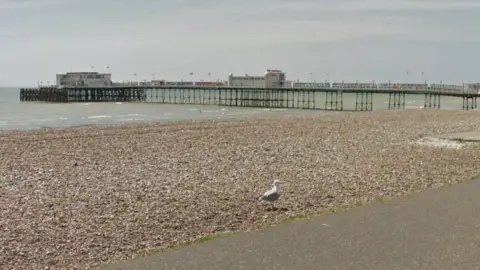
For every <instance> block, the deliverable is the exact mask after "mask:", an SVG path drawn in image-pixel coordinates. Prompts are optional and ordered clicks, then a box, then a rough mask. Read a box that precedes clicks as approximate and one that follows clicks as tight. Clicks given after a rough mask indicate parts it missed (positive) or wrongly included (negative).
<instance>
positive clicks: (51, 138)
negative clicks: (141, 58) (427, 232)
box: [0, 110, 480, 270]
mask: <svg viewBox="0 0 480 270" xmlns="http://www.w3.org/2000/svg"><path fill="white" fill-rule="evenodd" d="M479 119H480V112H479V111H450V110H449V111H446V110H444V111H441V110H405V111H384V110H379V111H373V112H352V113H348V112H345V113H325V114H321V115H315V116H309V115H300V116H298V115H297V116H285V115H282V116H275V117H268V118H267V117H255V118H250V119H230V120H221V121H213V120H208V121H207V120H205V121H203V120H202V121H182V122H172V123H166V124H165V123H164V124H128V125H117V126H84V127H72V128H58V129H44V130H36V131H8V132H4V133H0V153H1V154H0V269H11V270H13V269H22V270H23V269H90V268H94V267H98V266H101V265H103V264H105V263H108V262H112V261H117V260H123V259H129V258H132V257H135V256H137V255H138V254H139V253H144V252H148V251H151V250H156V249H159V248H165V247H171V246H175V245H179V244H181V243H184V242H187V241H194V240H195V239H199V238H201V237H203V236H206V235H211V234H216V233H223V232H232V231H247V230H254V229H257V228H259V227H264V226H270V225H273V224H277V223H279V222H282V220H285V219H287V218H290V217H296V216H304V215H309V214H315V213H319V212H322V211H325V210H328V209H332V208H335V207H339V206H344V205H355V204H359V203H367V202H371V201H375V200H378V199H382V198H391V197H396V196H401V195H405V194H409V193H412V192H420V191H424V190H426V189H432V188H437V187H441V186H444V185H450V184H455V183H458V182H462V181H467V180H470V179H472V178H473V177H475V176H477V175H478V174H479V173H480V166H478V164H479V161H480V147H464V148H449V147H434V146H432V145H426V144H417V143H415V142H416V141H418V140H420V139H422V138H424V137H429V136H435V135H437V134H443V133H453V132H469V131H480V121H479ZM275 179H279V180H280V181H281V187H282V192H283V193H282V197H281V198H280V199H279V201H277V202H276V203H275V206H276V207H277V209H275V210H270V209H269V206H268V205H266V204H259V203H258V202H257V200H256V199H257V198H258V197H259V196H260V195H261V194H263V192H265V191H266V190H267V189H269V188H270V186H271V183H272V181H273V180H275Z"/></svg>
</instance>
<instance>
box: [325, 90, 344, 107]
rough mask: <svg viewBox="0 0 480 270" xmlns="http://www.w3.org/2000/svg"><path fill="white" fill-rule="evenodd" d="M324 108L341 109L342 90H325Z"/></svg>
mask: <svg viewBox="0 0 480 270" xmlns="http://www.w3.org/2000/svg"><path fill="white" fill-rule="evenodd" d="M325 95H326V96H325V110H329V111H343V92H342V91H329V92H325Z"/></svg>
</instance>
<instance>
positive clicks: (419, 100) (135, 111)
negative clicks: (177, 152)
mask: <svg viewBox="0 0 480 270" xmlns="http://www.w3.org/2000/svg"><path fill="white" fill-rule="evenodd" d="M320 99H321V100H316V102H317V104H322V102H323V103H324V102H325V100H324V97H323V98H320ZM388 99H389V96H388V95H387V94H385V95H374V96H373V108H374V110H378V109H387V108H388ZM355 100H356V97H355V94H350V95H347V94H344V97H343V101H344V108H345V109H346V110H352V109H354V108H355ZM424 102H425V101H424V96H422V95H407V96H406V104H405V107H406V108H410V109H422V108H423V106H424ZM441 108H442V109H461V108H462V99H461V98H455V97H453V98H450V97H442V99H441ZM322 113H323V114H324V113H325V111H320V110H299V109H269V108H239V107H229V106H226V107H221V106H218V105H180V104H160V103H128V102H111V103H42V102H20V88H12V87H9V88H0V131H8V130H28V129H44V128H55V127H71V126H85V125H112V124H123V123H139V122H170V121H178V120H206V119H225V118H244V117H253V116H274V115H285V114H287V115H293V114H297V115H298V114H322Z"/></svg>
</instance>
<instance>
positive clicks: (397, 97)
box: [388, 92, 405, 110]
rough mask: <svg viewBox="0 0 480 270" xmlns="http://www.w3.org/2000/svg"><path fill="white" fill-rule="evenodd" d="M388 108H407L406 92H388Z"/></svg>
mask: <svg viewBox="0 0 480 270" xmlns="http://www.w3.org/2000/svg"><path fill="white" fill-rule="evenodd" d="M388 109H389V110H401V109H405V93H404V92H393V93H389V94H388Z"/></svg>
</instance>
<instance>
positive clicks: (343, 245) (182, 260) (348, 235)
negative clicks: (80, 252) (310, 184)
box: [106, 180, 480, 270]
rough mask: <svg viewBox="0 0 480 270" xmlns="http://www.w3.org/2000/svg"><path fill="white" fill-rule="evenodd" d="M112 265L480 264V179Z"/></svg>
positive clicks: (438, 267) (202, 269) (391, 267)
mask: <svg viewBox="0 0 480 270" xmlns="http://www.w3.org/2000/svg"><path fill="white" fill-rule="evenodd" d="M106 269H109V270H120V269H132V270H133V269H138V270H150V269H152V270H153V269H168V270H175V269H186V270H189V269H192V270H193V269H195V270H207V269H208V270H214V269H222V270H234V269H248V270H251V269H252V270H253V269H259V270H260V269H261V270H267V269H292V270H297V269H302V270H309V269H315V270H317V269H319V270H322V269H327V270H336V269H349V270H351V269H362V270H364V269H382V270H383V269H386V270H395V269H410V270H416V269H418V270H429V269H431V270H442V269H448V270H454V269H462V270H466V269H468V270H474V269H480V181H479V180H475V181H470V182H467V183H463V184H458V185H454V186H451V187H444V188H439V189H436V190H432V191H427V192H423V193H419V194H413V195H410V196H407V197H402V198H399V199H394V200H391V201H388V202H380V203H375V204H373V205H369V206H365V207H358V208H355V209H351V210H349V211H346V212H342V213H334V214H327V215H324V216H321V217H317V218H313V219H311V220H303V221H296V222H289V223H285V224H281V225H278V226H276V227H273V228H270V229H266V230H263V231H256V232H250V233H241V234H238V235H233V236H230V237H225V238H219V239H216V240H213V241H209V242H205V243H202V244H197V245H193V246H190V247H186V248H182V249H180V250H177V251H171V252H165V253H158V254H154V255H151V256H149V257H146V258H143V259H138V260H133V261H130V262H127V263H120V264H116V265H110V266H109V267H107V268H106Z"/></svg>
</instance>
